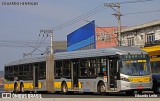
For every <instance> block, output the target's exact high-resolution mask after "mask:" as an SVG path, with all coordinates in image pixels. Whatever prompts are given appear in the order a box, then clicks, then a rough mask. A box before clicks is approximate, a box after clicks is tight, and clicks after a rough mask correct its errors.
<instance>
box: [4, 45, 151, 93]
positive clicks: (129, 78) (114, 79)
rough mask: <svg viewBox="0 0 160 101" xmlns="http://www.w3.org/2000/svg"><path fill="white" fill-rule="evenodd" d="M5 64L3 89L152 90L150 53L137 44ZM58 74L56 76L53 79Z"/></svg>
mask: <svg viewBox="0 0 160 101" xmlns="http://www.w3.org/2000/svg"><path fill="white" fill-rule="evenodd" d="M48 60H49V59H46V57H45V56H43V57H38V58H26V59H20V60H17V61H14V62H10V63H7V64H5V68H4V70H5V73H4V75H5V80H6V82H5V83H4V90H5V91H14V92H24V91H34V90H36V91H52V89H53V91H55V92H63V93H68V92H87V93H94V92H95V93H96V92H99V93H108V92H121V91H124V92H126V94H133V93H134V91H138V92H142V91H144V90H149V89H152V80H151V66H150V61H149V56H148V53H147V52H145V51H143V50H141V49H140V48H135V47H124V46H118V47H112V48H103V49H91V50H80V51H73V52H62V53H56V54H54V61H53V62H54V69H52V67H50V66H49V65H47V64H48ZM54 77H55V78H54Z"/></svg>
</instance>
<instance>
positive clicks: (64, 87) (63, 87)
mask: <svg viewBox="0 0 160 101" xmlns="http://www.w3.org/2000/svg"><path fill="white" fill-rule="evenodd" d="M61 88H62V89H61V91H62V93H64V94H66V93H68V87H67V84H66V82H63V83H62V87H61Z"/></svg>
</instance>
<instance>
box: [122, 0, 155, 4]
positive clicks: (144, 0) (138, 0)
mask: <svg viewBox="0 0 160 101" xmlns="http://www.w3.org/2000/svg"><path fill="white" fill-rule="evenodd" d="M148 1H154V0H134V1H124V2H120V4H129V3H141V2H148Z"/></svg>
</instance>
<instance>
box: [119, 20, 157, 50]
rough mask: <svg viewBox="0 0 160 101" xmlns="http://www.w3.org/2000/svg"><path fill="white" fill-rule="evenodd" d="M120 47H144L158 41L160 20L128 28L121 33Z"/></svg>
mask: <svg viewBox="0 0 160 101" xmlns="http://www.w3.org/2000/svg"><path fill="white" fill-rule="evenodd" d="M121 38H122V42H121V43H122V46H137V47H144V46H147V45H149V44H154V43H156V42H159V40H160V20H156V21H152V22H149V23H145V24H141V25H137V26H133V27H128V28H125V29H123V30H122V31H121Z"/></svg>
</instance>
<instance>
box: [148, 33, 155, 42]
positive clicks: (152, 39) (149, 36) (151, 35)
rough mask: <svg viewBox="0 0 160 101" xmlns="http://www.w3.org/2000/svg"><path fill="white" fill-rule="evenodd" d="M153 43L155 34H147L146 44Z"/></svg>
mask: <svg viewBox="0 0 160 101" xmlns="http://www.w3.org/2000/svg"><path fill="white" fill-rule="evenodd" d="M152 41H155V33H150V34H147V42H152Z"/></svg>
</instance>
